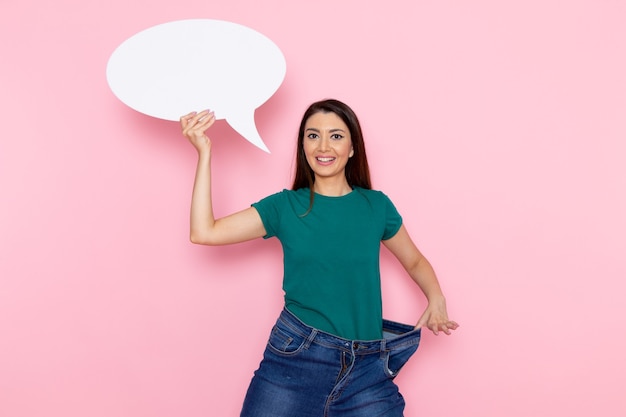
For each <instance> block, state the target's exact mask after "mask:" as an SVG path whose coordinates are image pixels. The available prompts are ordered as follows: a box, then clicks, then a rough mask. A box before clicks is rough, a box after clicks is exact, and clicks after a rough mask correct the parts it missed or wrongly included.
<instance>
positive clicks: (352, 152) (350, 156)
mask: <svg viewBox="0 0 626 417" xmlns="http://www.w3.org/2000/svg"><path fill="white" fill-rule="evenodd" d="M352 155H354V148H350V155H348V158H352Z"/></svg>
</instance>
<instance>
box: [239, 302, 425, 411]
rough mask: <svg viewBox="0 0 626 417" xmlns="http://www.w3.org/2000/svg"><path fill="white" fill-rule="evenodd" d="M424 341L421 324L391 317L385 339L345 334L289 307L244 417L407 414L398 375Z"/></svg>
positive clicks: (385, 325) (257, 376)
mask: <svg viewBox="0 0 626 417" xmlns="http://www.w3.org/2000/svg"><path fill="white" fill-rule="evenodd" d="M419 341H420V330H419V329H414V328H413V326H409V325H406V324H400V323H395V322H392V321H388V320H383V339H380V340H369V341H356V340H347V339H342V338H340V337H337V336H334V335H331V334H329V333H324V332H322V331H320V330H317V329H314V328H312V327H310V326H307V325H306V324H304V323H302V322H301V321H300V320H299V319H298V318H297V317H296V316H294V315H293V314H292V313H290V312H289V311H288V310H286V309H284V310H283V311H282V313H281V314H280V317H279V318H278V321H277V322H276V325H275V326H274V328H273V329H272V332H271V334H270V337H269V340H268V343H267V347H266V349H265V353H264V355H263V360H262V361H261V365H260V366H259V369H257V371H256V372H255V373H254V377H253V378H252V382H251V383H250V387H249V388H248V393H247V395H246V398H245V400H244V404H243V409H242V411H241V417H338V416H341V417H381V416H386V417H401V416H402V415H403V411H404V399H403V398H402V395H401V394H400V392H399V391H398V386H397V385H396V384H395V383H394V382H393V379H394V378H395V376H396V375H397V374H398V371H400V368H402V366H403V365H404V364H405V363H406V362H407V360H408V359H409V357H410V356H411V355H413V353H415V351H416V350H417V346H418V345H419Z"/></svg>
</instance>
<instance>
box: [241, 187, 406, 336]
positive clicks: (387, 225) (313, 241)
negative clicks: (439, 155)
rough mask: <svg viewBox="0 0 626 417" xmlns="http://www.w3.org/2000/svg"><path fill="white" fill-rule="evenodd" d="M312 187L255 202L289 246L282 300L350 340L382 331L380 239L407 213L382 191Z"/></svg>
mask: <svg viewBox="0 0 626 417" xmlns="http://www.w3.org/2000/svg"><path fill="white" fill-rule="evenodd" d="M309 198H310V190H309V189H308V188H303V189H299V190H296V191H293V190H283V191H282V192H279V193H276V194H273V195H271V196H269V197H266V198H264V199H263V200H261V201H259V202H257V203H254V204H252V206H253V207H254V208H256V210H257V211H258V212H259V214H260V216H261V219H262V221H263V225H264V226H265V230H266V231H267V235H266V236H265V238H266V239H267V238H270V237H273V236H276V237H277V238H278V239H279V240H280V242H281V244H282V247H283V252H284V260H283V261H284V277H283V290H284V291H285V307H286V308H287V309H288V310H289V311H291V312H292V313H293V314H295V315H296V316H297V317H298V318H299V319H300V320H302V321H303V322H304V323H306V324H308V325H309V326H312V327H315V328H317V329H320V330H322V331H325V332H328V333H331V334H334V335H337V336H340V337H343V338H346V339H351V340H374V339H380V338H381V337H382V328H381V327H382V298H381V289H380V267H379V257H380V242H381V240H386V239H390V238H392V237H393V236H394V235H395V234H396V233H397V231H398V230H399V229H400V226H401V225H402V217H401V216H400V214H398V211H397V210H396V208H395V206H394V205H393V203H392V202H391V200H389V198H388V197H387V196H386V195H385V194H383V193H382V192H380V191H374V190H367V189H363V188H358V187H357V188H354V189H353V190H352V192H350V193H349V194H347V195H345V196H342V197H327V196H323V195H320V194H315V198H314V200H313V207H312V209H311V211H310V212H308V213H307V210H308V208H309Z"/></svg>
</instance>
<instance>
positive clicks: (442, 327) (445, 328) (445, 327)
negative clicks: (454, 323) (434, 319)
mask: <svg viewBox="0 0 626 417" xmlns="http://www.w3.org/2000/svg"><path fill="white" fill-rule="evenodd" d="M441 330H442V331H443V332H444V333H445V334H447V335H448V336H450V335H451V334H452V332H451V331H450V329H448V326H446V325H445V324H442V325H441Z"/></svg>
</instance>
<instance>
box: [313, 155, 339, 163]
mask: <svg viewBox="0 0 626 417" xmlns="http://www.w3.org/2000/svg"><path fill="white" fill-rule="evenodd" d="M315 159H316V160H317V161H318V162H322V163H328V162H333V161H334V160H335V159H337V158H334V157H332V156H317V157H315Z"/></svg>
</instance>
